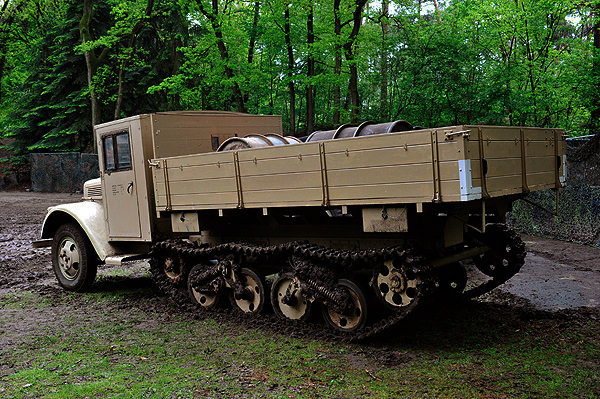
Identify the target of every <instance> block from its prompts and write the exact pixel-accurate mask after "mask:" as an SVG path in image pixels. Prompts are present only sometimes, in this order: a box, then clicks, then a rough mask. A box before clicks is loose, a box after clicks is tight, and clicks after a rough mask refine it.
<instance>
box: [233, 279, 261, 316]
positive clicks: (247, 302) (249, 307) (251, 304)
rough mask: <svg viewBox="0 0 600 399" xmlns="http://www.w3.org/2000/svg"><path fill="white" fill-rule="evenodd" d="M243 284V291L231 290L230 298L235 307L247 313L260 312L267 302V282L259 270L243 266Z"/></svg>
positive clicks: (241, 281) (241, 280)
mask: <svg viewBox="0 0 600 399" xmlns="http://www.w3.org/2000/svg"><path fill="white" fill-rule="evenodd" d="M239 278H240V283H241V284H242V286H243V290H242V292H241V293H235V292H233V291H232V292H231V295H230V297H229V300H230V301H231V305H232V306H233V308H234V309H237V310H239V311H241V312H242V313H245V314H257V313H260V312H261V311H262V310H263V308H264V306H265V302H266V294H265V283H264V279H263V278H262V277H260V275H259V274H258V272H256V271H255V270H253V269H249V268H248V269H247V268H243V269H242V270H241V272H240V274H239Z"/></svg>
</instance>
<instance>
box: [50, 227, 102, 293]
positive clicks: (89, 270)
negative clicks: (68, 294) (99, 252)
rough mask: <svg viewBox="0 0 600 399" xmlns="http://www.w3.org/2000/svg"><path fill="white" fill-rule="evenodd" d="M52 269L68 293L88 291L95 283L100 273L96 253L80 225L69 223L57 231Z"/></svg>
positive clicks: (53, 247) (53, 246)
mask: <svg viewBox="0 0 600 399" xmlns="http://www.w3.org/2000/svg"><path fill="white" fill-rule="evenodd" d="M52 269H53V270H54V274H55V275H56V279H57V280H58V283H59V284H60V286H61V287H63V288H64V289H65V290H67V291H73V292H82V291H86V290H87V289H89V288H90V286H91V285H92V284H93V283H94V280H95V279H96V272H97V271H98V265H97V258H96V253H95V251H94V248H93V247H92V244H91V243H90V241H89V240H88V238H87V236H86V235H85V233H84V232H83V230H82V229H81V227H79V225H77V224H75V223H67V224H63V225H62V226H60V227H59V228H58V229H57V230H56V233H55V234H54V240H53V241H52Z"/></svg>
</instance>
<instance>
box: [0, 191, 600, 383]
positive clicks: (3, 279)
mask: <svg viewBox="0 0 600 399" xmlns="http://www.w3.org/2000/svg"><path fill="white" fill-rule="evenodd" d="M79 199H80V195H77V194H42V193H28V192H2V191H0V295H6V294H10V293H12V292H19V291H23V290H29V291H35V292H37V293H39V294H41V295H44V296H45V297H46V298H50V299H54V300H56V305H55V307H54V310H45V311H43V312H42V311H40V312H39V313H38V314H30V313H28V314H25V312H23V314H15V312H17V313H18V309H12V310H11V317H10V320H6V318H3V328H2V330H3V331H2V334H0V348H2V349H1V350H10V348H11V346H16V345H17V344H18V342H19V341H20V340H21V339H22V338H23V336H24V335H26V334H28V332H29V331H31V329H32V328H33V325H36V326H37V327H38V328H39V326H40V325H44V326H47V327H48V328H51V329H60V328H61V326H63V325H67V324H68V323H63V322H62V319H63V318H64V319H66V318H68V317H69V312H70V311H75V310H76V309H74V307H73V304H65V303H61V300H62V299H63V295H62V290H61V289H60V288H59V287H58V284H57V283H56V281H55V279H54V275H53V272H52V268H51V261H50V249H49V248H41V249H34V248H32V246H31V241H32V240H35V239H37V238H38V236H39V231H40V227H41V223H42V221H43V218H44V215H45V212H46V209H47V207H48V206H51V205H55V204H59V203H65V202H76V201H79ZM523 239H524V241H525V242H526V244H527V250H528V252H529V254H528V256H527V260H526V263H525V266H524V267H523V269H522V271H521V272H520V273H519V274H518V275H516V276H515V277H513V279H511V280H510V281H509V282H508V283H506V284H505V285H503V286H501V287H500V288H498V289H496V290H495V291H494V292H493V293H491V294H487V295H486V296H484V297H483V298H480V299H478V300H477V301H474V302H473V303H472V304H471V305H468V306H471V308H472V309H471V310H474V311H477V310H478V309H479V308H478V306H479V307H481V306H488V305H489V306H494V309H496V310H497V312H491V313H490V317H498V322H499V323H503V322H505V320H504V319H505V318H506V317H514V318H519V317H521V318H522V319H524V320H531V319H537V320H540V319H543V320H544V323H545V326H546V327H545V328H550V329H551V328H562V327H563V326H564V325H565V323H575V324H576V323H578V322H579V321H585V320H589V318H593V319H596V320H598V319H600V249H596V248H591V247H587V246H583V245H580V244H575V243H568V242H562V241H556V240H552V239H545V238H539V237H530V236H524V237H523ZM131 267H132V269H133V270H134V272H133V273H132V274H129V275H128V276H127V277H126V278H125V279H123V278H120V279H113V280H111V278H110V277H109V278H107V277H106V276H110V275H111V273H112V272H113V271H114V270H116V269H115V268H114V267H108V266H101V267H100V269H99V275H100V276H101V278H100V283H99V284H96V285H95V286H94V290H95V291H98V290H105V289H112V288H111V287H110V284H111V281H112V283H114V284H122V285H138V286H146V285H147V286H149V287H150V286H152V281H151V280H150V278H149V277H147V273H148V270H147V264H146V263H145V262H138V263H137V264H135V265H132V266H131ZM469 272H470V273H471V274H473V275H474V274H475V273H476V272H475V271H474V270H470V271H469ZM102 276H104V278H102ZM157 294H158V293H157ZM167 302H168V301H165V300H159V299H158V298H157V299H156V300H150V301H149V300H148V298H140V300H139V302H136V298H135V297H132V298H130V299H129V300H128V301H127V302H125V303H123V304H122V306H120V308H122V310H124V311H126V310H127V308H130V309H145V308H148V307H151V308H152V309H154V310H155V309H156V308H159V307H161V306H163V307H165V313H168V312H173V308H172V307H170V308H168V309H167V308H166V306H167V305H166V303H167ZM481 309H483V308H481ZM487 310H488V309H483V310H482V311H487ZM85 311H86V312H96V313H93V314H89V317H93V318H102V317H104V318H106V317H110V316H107V314H106V313H105V312H103V311H102V309H96V310H94V309H93V308H92V309H87V310H85ZM1 313H2V309H1V308H0V316H2V314H1ZM525 314H526V315H527V316H526V317H523V316H522V315H525ZM532 315H535V316H532ZM156 322H159V321H156ZM519 322H523V320H520V321H519ZM398 328H402V327H398ZM392 335H395V336H398V331H397V330H394V331H390V332H388V333H386V334H383V336H382V337H381V338H378V340H375V342H371V343H370V345H374V346H377V347H381V346H385V345H386V340H388V339H390V338H389V337H390V336H392ZM1 350H0V352H1ZM380 361H382V362H386V363H387V362H393V361H394V359H391V358H390V359H381V360H380ZM0 363H1V362H0ZM7 367H8V366H6V365H2V364H0V377H1V376H2V375H7V374H9V373H10V372H11V371H10V370H9V369H6V368H7ZM3 368H4V369H3Z"/></svg>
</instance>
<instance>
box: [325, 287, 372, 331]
mask: <svg viewBox="0 0 600 399" xmlns="http://www.w3.org/2000/svg"><path fill="white" fill-rule="evenodd" d="M336 288H341V289H343V290H345V291H346V292H347V293H348V304H347V307H346V309H345V310H344V312H342V313H337V312H336V311H335V310H333V309H331V308H329V307H327V306H323V307H322V308H321V309H322V312H323V319H325V321H326V322H327V324H329V325H330V326H332V327H333V328H335V329H336V330H338V331H342V332H352V331H357V330H360V329H362V328H363V327H364V326H365V324H366V323H367V298H366V297H365V294H364V292H363V290H362V289H360V287H359V286H358V285H357V284H356V283H354V282H353V281H351V280H347V279H340V280H338V282H337V287H336Z"/></svg>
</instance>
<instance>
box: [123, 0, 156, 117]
mask: <svg viewBox="0 0 600 399" xmlns="http://www.w3.org/2000/svg"><path fill="white" fill-rule="evenodd" d="M152 7H154V0H148V3H147V4H146V11H145V13H144V17H143V18H142V19H140V20H139V21H138V22H137V23H136V24H135V26H134V27H133V29H132V30H131V34H130V35H129V43H128V45H127V49H126V51H129V54H127V57H126V58H124V59H123V61H122V62H121V68H120V69H119V89H118V91H117V102H116V104H115V118H114V119H115V120H117V119H119V118H120V117H121V104H122V103H123V78H124V76H125V69H126V67H127V63H128V62H129V60H130V59H131V57H133V46H134V45H135V41H136V39H137V36H138V35H139V33H140V31H141V30H142V28H143V27H144V23H145V22H146V20H148V19H150V17H151V16H152Z"/></svg>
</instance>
